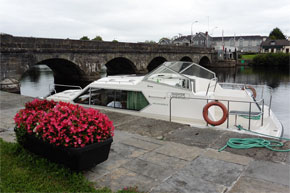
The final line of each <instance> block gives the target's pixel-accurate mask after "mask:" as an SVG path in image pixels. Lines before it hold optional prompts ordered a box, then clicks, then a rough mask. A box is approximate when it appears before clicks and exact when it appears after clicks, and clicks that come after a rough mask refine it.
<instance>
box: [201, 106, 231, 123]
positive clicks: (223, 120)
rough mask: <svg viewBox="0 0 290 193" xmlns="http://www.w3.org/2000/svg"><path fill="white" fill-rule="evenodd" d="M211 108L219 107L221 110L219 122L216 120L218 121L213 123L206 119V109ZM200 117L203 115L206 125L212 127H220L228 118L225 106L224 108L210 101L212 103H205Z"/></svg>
mask: <svg viewBox="0 0 290 193" xmlns="http://www.w3.org/2000/svg"><path fill="white" fill-rule="evenodd" d="M211 106H219V107H220V108H221V109H222V111H223V116H222V118H221V119H220V120H218V121H213V120H211V119H209V117H208V109H209V108H210V107H211ZM202 115H203V118H204V120H205V121H206V122H207V123H208V124H210V125H214V126H215V125H221V124H223V123H224V122H225V120H226V119H227V117H228V110H227V108H226V106H225V105H224V104H223V103H221V102H218V101H212V102H209V103H207V104H206V105H205V106H204V107H203V112H202Z"/></svg>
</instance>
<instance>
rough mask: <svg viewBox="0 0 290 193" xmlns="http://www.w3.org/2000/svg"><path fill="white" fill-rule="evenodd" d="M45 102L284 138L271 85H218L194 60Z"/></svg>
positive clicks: (95, 84)
mask: <svg viewBox="0 0 290 193" xmlns="http://www.w3.org/2000/svg"><path fill="white" fill-rule="evenodd" d="M47 99H48V100H55V101H65V102H71V103H75V104H79V105H82V106H85V107H91V108H97V109H105V110H111V111H116V112H121V113H128V114H133V115H139V116H144V117H149V118H155V119H162V120H168V121H172V122H178V123H184V124H189V125H192V126H196V127H205V126H207V127H215V128H221V129H232V130H235V131H237V127H236V126H238V125H239V126H242V127H243V128H246V129H247V130H250V131H252V132H257V133H261V134H265V135H270V136H275V137H281V136H282V135H283V126H282V124H281V123H280V121H279V120H278V119H277V118H276V116H275V114H274V113H273V112H272V110H271V102H272V89H271V88H270V87H268V86H265V85H247V84H237V83H219V82H218V79H217V77H216V74H215V73H214V72H212V71H210V70H208V69H206V68H204V67H202V66H200V65H198V64H195V63H192V62H183V61H177V62H165V63H163V64H162V65H160V66H159V67H158V68H156V69H155V70H153V71H152V72H150V73H148V74H147V75H145V76H136V75H121V76H107V77H103V78H101V79H98V80H96V81H94V82H92V83H91V84H89V85H88V86H86V87H85V88H84V89H81V90H76V89H73V90H66V91H63V92H60V93H56V94H54V95H51V96H49V97H48V98H47ZM238 132H245V131H238Z"/></svg>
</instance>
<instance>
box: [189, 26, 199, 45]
mask: <svg viewBox="0 0 290 193" xmlns="http://www.w3.org/2000/svg"><path fill="white" fill-rule="evenodd" d="M197 22H198V21H194V22H192V23H191V36H190V43H191V42H192V25H193V24H194V23H197Z"/></svg>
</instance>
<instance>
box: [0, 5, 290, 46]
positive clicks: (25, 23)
mask: <svg viewBox="0 0 290 193" xmlns="http://www.w3.org/2000/svg"><path fill="white" fill-rule="evenodd" d="M194 21H198V23H194V24H193V25H192V22H194ZM191 25H192V30H193V32H194V33H195V32H198V31H203V32H205V31H207V30H208V29H209V33H210V34H212V33H213V35H214V36H221V34H222V30H224V35H225V36H227V35H228V36H229V35H234V34H236V35H268V34H269V32H270V31H271V30H272V29H273V28H274V27H279V28H280V29H281V30H282V32H283V33H284V34H286V35H288V36H289V35H290V1H289V0H259V1H258V0H211V1H209V0H146V1H140V0H103V1H101V0H0V32H2V33H8V34H11V35H15V36H33V37H49V38H70V39H79V38H80V37H82V36H84V35H86V36H88V37H89V38H94V37H95V36H96V35H100V36H101V37H102V38H103V40H105V41H111V40H113V39H116V40H118V41H124V42H141V41H145V40H154V41H158V40H159V39H160V38H161V37H168V38H172V37H173V36H176V35H178V34H183V35H189V34H190V33H191ZM215 27H218V28H215Z"/></svg>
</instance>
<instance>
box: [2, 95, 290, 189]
mask: <svg viewBox="0 0 290 193" xmlns="http://www.w3.org/2000/svg"><path fill="white" fill-rule="evenodd" d="M0 98H1V103H0V104H1V112H0V116H1V117H0V131H1V132H0V137H1V138H3V139H4V140H6V141H12V142H15V136H14V132H13V127H14V122H13V117H14V115H15V114H16V112H17V111H18V110H19V109H21V108H23V107H24V103H25V102H27V101H30V100H32V98H31V97H24V96H21V95H16V94H11V93H6V92H2V91H0ZM104 113H106V114H107V115H108V116H109V118H110V119H112V120H113V122H114V125H115V127H116V133H115V137H114V143H113V145H112V148H111V152H110V155H109V159H108V160H107V161H106V162H104V163H102V164H99V165H97V166H96V167H94V168H92V169H91V170H89V171H85V172H83V175H84V176H85V177H86V178H87V179H88V180H89V181H90V182H92V183H94V185H95V187H97V188H101V187H104V186H106V187H109V188H111V189H112V190H114V191H116V190H119V189H122V188H124V187H128V186H138V188H139V190H140V191H145V192H266V191H268V192H287V193H288V192H289V172H290V160H289V153H282V152H273V151H270V150H268V149H260V148H259V149H258V148H255V149H248V150H238V149H231V148H227V149H226V150H225V151H223V152H218V151H217V150H218V149H219V148H221V147H223V146H224V145H225V143H226V142H227V141H228V139H229V138H243V137H255V136H252V135H244V134H240V133H236V132H231V131H228V130H217V129H215V128H206V127H205V128H202V129H201V128H194V127H189V126H187V125H183V124H177V123H170V122H167V121H161V120H155V119H148V118H144V117H138V116H132V115H127V114H120V113H115V112H109V111H104ZM284 148H285V149H288V148H290V142H286V143H285V147H284ZM80 191H81V190H80Z"/></svg>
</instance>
